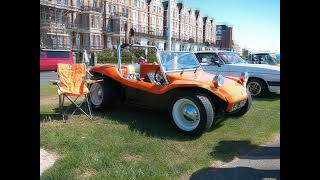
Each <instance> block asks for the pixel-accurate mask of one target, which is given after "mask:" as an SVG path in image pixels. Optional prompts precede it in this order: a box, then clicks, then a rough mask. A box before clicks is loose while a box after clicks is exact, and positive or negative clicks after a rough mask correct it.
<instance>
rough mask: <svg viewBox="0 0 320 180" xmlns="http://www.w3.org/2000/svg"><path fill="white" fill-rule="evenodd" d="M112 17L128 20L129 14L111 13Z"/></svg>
mask: <svg viewBox="0 0 320 180" xmlns="http://www.w3.org/2000/svg"><path fill="white" fill-rule="evenodd" d="M110 15H111V17H125V18H128V13H125V12H111V13H110Z"/></svg>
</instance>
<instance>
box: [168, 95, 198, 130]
mask: <svg viewBox="0 0 320 180" xmlns="http://www.w3.org/2000/svg"><path fill="white" fill-rule="evenodd" d="M172 117H173V120H174V122H175V124H176V125H177V126H178V127H179V128H180V129H182V130H184V131H192V130H194V129H196V128H197V127H198V125H199V122H200V111H199V109H198V107H197V106H196V104H195V103H194V102H192V101H191V100H189V99H185V98H182V99H179V100H177V101H176V102H175V103H174V105H173V109H172Z"/></svg>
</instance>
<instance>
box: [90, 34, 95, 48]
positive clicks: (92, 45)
mask: <svg viewBox="0 0 320 180" xmlns="http://www.w3.org/2000/svg"><path fill="white" fill-rule="evenodd" d="M90 40H91V41H90V45H91V47H94V35H91V39H90Z"/></svg>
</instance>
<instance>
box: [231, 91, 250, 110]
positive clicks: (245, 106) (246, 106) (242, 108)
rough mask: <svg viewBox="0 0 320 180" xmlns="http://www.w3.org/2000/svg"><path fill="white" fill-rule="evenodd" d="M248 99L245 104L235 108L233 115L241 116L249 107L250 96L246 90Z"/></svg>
mask: <svg viewBox="0 0 320 180" xmlns="http://www.w3.org/2000/svg"><path fill="white" fill-rule="evenodd" d="M247 94H248V99H247V102H246V104H245V105H244V106H243V107H241V108H240V109H238V110H236V112H234V113H232V115H233V116H243V115H245V114H246V113H247V112H248V111H249V109H250V108H251V103H252V98H251V94H250V92H249V91H248V90H247Z"/></svg>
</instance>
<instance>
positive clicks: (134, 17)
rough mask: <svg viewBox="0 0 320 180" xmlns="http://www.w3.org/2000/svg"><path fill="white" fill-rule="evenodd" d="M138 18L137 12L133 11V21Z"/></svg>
mask: <svg viewBox="0 0 320 180" xmlns="http://www.w3.org/2000/svg"><path fill="white" fill-rule="evenodd" d="M136 19H137V16H136V13H135V12H132V20H133V21H136Z"/></svg>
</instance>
